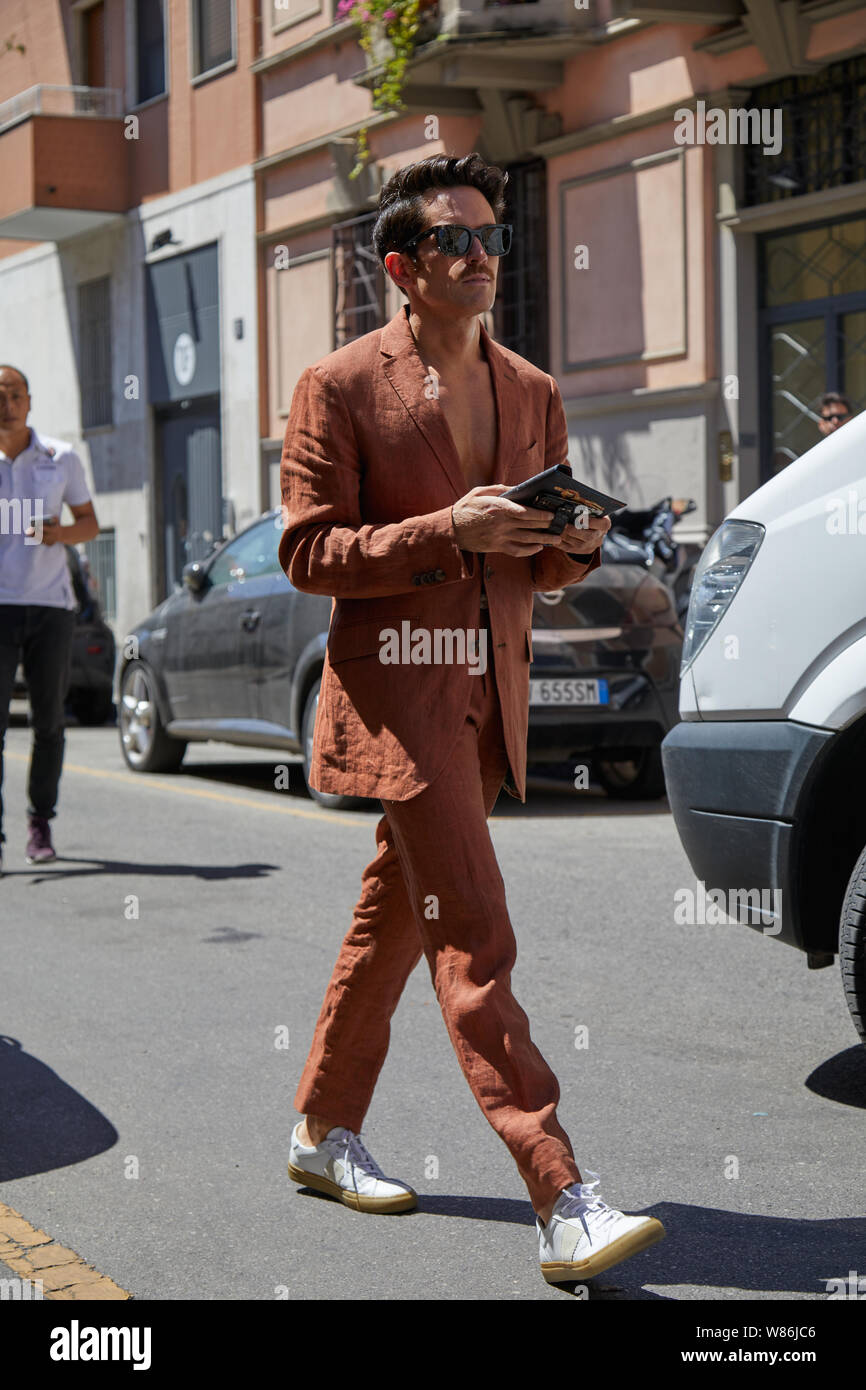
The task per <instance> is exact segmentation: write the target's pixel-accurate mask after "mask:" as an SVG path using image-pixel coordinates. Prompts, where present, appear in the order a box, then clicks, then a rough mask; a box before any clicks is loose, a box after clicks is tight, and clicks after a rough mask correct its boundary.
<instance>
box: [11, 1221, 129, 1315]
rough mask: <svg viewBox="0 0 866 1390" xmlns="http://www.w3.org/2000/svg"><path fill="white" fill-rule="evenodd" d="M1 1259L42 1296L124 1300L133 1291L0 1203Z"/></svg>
mask: <svg viewBox="0 0 866 1390" xmlns="http://www.w3.org/2000/svg"><path fill="white" fill-rule="evenodd" d="M0 1262H2V1263H3V1264H5V1265H8V1267H9V1269H11V1270H13V1271H14V1273H15V1274H16V1275H17V1276H18V1278H19V1279H29V1280H30V1281H31V1289H30V1294H29V1296H30V1297H31V1298H34V1297H38V1293H36V1292H35V1291H34V1289H33V1287H32V1286H33V1284H36V1288H37V1289H38V1288H39V1287H40V1286H41V1289H42V1297H43V1298H56V1299H126V1298H132V1294H131V1293H128V1292H127V1290H126V1289H122V1288H120V1286H119V1285H118V1284H115V1282H114V1280H113V1279H109V1278H108V1276H107V1275H106V1274H100V1273H99V1271H98V1270H96V1269H93V1268H92V1267H91V1266H90V1265H88V1264H85V1262H84V1260H82V1258H81V1256H80V1255H76V1253H75V1251H74V1250H67V1248H66V1246H65V1245H58V1244H57V1242H56V1241H55V1240H52V1238H51V1236H50V1235H48V1233H47V1232H46V1231H39V1230H37V1229H36V1227H35V1226H31V1225H30V1222H29V1221H25V1219H24V1217H23V1216H21V1215H20V1214H19V1213H18V1212H17V1211H14V1210H13V1208H12V1207H7V1206H6V1205H5V1203H3V1202H0Z"/></svg>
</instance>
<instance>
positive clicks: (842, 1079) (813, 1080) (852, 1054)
mask: <svg viewBox="0 0 866 1390" xmlns="http://www.w3.org/2000/svg"><path fill="white" fill-rule="evenodd" d="M805 1084H806V1086H807V1087H808V1089H809V1090H810V1091H814V1093H815V1095H816V1096H823V1097H824V1098H825V1100H835V1101H837V1102H838V1104H839V1105H856V1106H858V1107H859V1108H860V1109H861V1110H866V1047H864V1046H863V1044H862V1043H858V1044H857V1045H856V1046H854V1047H848V1048H846V1049H845V1051H844V1052H837V1053H836V1056H835V1057H828V1058H827V1061H826V1062H822V1063H821V1065H820V1067H816V1068H815V1070H814V1071H813V1072H811V1073H810V1075H809V1076H807V1077H806V1082H805Z"/></svg>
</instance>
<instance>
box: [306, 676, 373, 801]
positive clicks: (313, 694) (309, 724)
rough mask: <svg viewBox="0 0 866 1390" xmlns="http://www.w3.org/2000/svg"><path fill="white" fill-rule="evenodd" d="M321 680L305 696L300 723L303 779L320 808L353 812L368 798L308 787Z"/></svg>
mask: <svg viewBox="0 0 866 1390" xmlns="http://www.w3.org/2000/svg"><path fill="white" fill-rule="evenodd" d="M321 685H322V682H321V680H317V681H316V683H315V685H314V686H313V687H312V688H311V690H310V692H309V694H308V695H307V700H306V703H305V705H304V717H303V719H302V721H301V747H302V748H303V750H304V779H305V781H306V783H307V791H308V792H309V793H310V796H311V797H312V798H313V800H314V801H317V802H318V803H319V805H320V806H327V808H328V810H329V811H354V810H356V809H357V807H359V806H366V805H367V804H368V801H369V798H366V797H358V796H338V795H336V794H334V793H331V792H318V791H316V789H315V787H311V786H310V765H311V763H312V761H313V732H314V730H315V727H316V710H317V709H318V707H319V690H320V688H321Z"/></svg>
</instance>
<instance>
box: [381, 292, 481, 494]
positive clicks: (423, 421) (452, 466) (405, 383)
mask: <svg viewBox="0 0 866 1390" xmlns="http://www.w3.org/2000/svg"><path fill="white" fill-rule="evenodd" d="M379 350H380V352H382V353H384V354H385V355H386V358H387V360H386V362H385V375H386V376H387V378H388V380H389V381H390V383H391V385H392V386H393V388H394V390H395V391H396V392H397V395H398V396H399V397H400V400H401V401H402V402H403V405H404V406H405V407H406V409H407V411H408V412H409V414H410V415H411V417H412V419H413V420H414V421H415V424H416V425H417V426H418V429H419V430H420V431H421V433H422V434H423V436H424V438H425V439H426V441H427V443H428V444H429V445H430V448H431V449H432V450H433V453H434V454H435V455H436V458H437V459H438V461H439V463H440V464H441V466H442V468H443V469H444V470H445V474H446V476H447V478H448V481H449V482H450V484H451V486H452V488H453V489H454V492H455V495H456V496H457V497H462V496H463V495H464V494H465V492H466V482H465V479H464V477H463V469H462V468H461V467H460V459H459V458H458V457H457V450H456V449H455V448H454V441H453V439H452V438H451V431H450V430H449V428H448V425H447V422H446V420H445V416H444V414H443V411H442V407H441V406H440V405H439V402H438V401H437V399H436V396H435V395H434V391H433V386H432V384H431V381H430V380H428V378H427V371H426V368H425V366H424V364H423V362H422V361H421V358H420V356H419V355H418V350H417V348H416V347H415V339H414V338H413V337H412V330H411V328H410V327H409V320H408V318H407V316H406V311H405V308H403V309H400V311H399V312H398V313H397V314H395V315H394V317H393V318H392V319H391V321H390V323H387V324H386V325H385V327H384V328H383V329H382V336H381V340H380V345H379Z"/></svg>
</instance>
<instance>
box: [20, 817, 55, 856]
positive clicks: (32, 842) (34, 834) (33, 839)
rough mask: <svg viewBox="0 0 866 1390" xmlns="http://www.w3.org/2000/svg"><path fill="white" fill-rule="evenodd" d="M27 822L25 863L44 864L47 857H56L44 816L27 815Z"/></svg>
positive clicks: (49, 829)
mask: <svg viewBox="0 0 866 1390" xmlns="http://www.w3.org/2000/svg"><path fill="white" fill-rule="evenodd" d="M27 824H28V827H29V833H28V836H27V863H28V864H46V863H47V862H48V860H49V859H56V858H57V855H56V854H55V853H54V846H53V845H52V843H51V828H50V826H49V824H48V821H47V820H46V819H45V817H44V816H28V817H27Z"/></svg>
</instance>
